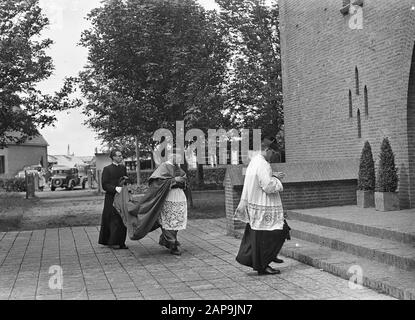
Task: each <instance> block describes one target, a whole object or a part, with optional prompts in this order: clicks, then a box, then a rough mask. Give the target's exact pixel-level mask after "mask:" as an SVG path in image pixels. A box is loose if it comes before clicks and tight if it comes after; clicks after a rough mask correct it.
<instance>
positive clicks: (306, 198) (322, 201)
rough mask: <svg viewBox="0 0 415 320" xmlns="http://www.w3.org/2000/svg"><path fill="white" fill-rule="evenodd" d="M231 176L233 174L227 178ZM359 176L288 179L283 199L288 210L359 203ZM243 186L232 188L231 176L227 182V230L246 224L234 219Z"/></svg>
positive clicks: (230, 232) (232, 230) (284, 206)
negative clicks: (309, 180)
mask: <svg viewBox="0 0 415 320" xmlns="http://www.w3.org/2000/svg"><path fill="white" fill-rule="evenodd" d="M227 179H229V178H227ZM356 189H357V180H356V179H350V180H342V181H340V180H337V181H318V182H291V183H284V192H281V193H280V195H281V200H282V205H283V208H284V210H292V209H305V208H318V207H328V206H343V205H355V204H356ZM241 193H242V188H241V187H238V188H232V186H231V184H230V183H229V180H227V181H226V185H225V201H226V221H227V233H228V234H230V235H233V233H234V230H235V229H237V228H243V227H244V226H245V224H244V223H241V222H239V221H234V220H233V213H234V212H235V209H236V207H237V206H238V203H239V199H240V197H241Z"/></svg>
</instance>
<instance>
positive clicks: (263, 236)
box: [236, 223, 287, 271]
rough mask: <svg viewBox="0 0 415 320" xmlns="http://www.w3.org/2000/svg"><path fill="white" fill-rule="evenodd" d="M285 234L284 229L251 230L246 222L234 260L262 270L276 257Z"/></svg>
mask: <svg viewBox="0 0 415 320" xmlns="http://www.w3.org/2000/svg"><path fill="white" fill-rule="evenodd" d="M286 236H287V233H286V231H285V230H272V231H264V230H252V229H251V226H250V225H249V223H247V224H246V227H245V232H244V235H243V238H242V241H241V245H240V247H239V252H238V255H237V256H236V261H238V262H239V263H240V264H242V265H244V266H248V267H251V268H253V269H254V270H256V271H262V270H264V269H265V268H266V267H267V266H268V265H269V264H270V263H271V262H272V261H273V260H274V259H275V258H276V257H277V255H278V253H279V251H280V250H281V247H282V245H283V244H284V241H285V239H286Z"/></svg>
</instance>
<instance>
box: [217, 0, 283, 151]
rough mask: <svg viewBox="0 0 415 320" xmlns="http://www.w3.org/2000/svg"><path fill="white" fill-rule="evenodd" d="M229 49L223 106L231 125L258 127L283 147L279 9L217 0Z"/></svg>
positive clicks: (259, 0)
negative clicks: (226, 110) (230, 51)
mask: <svg viewBox="0 0 415 320" xmlns="http://www.w3.org/2000/svg"><path fill="white" fill-rule="evenodd" d="M216 2H217V3H218V4H219V6H220V7H221V10H222V13H221V17H222V18H223V19H224V20H225V21H226V24H227V27H228V30H229V43H230V44H231V45H232V49H233V59H232V61H231V66H232V67H231V72H230V84H229V86H228V87H227V93H228V99H227V101H226V107H227V108H228V110H229V113H230V114H231V115H232V121H233V125H234V127H238V128H260V129H261V130H262V132H263V133H264V134H267V135H271V136H274V137H276V138H277V141H278V143H279V146H280V148H281V149H282V150H283V148H284V141H283V139H281V137H283V133H282V132H281V131H282V130H283V106H282V84H281V54H280V38H279V9H278V5H277V4H276V1H274V3H273V5H272V6H267V5H265V1H264V0H247V1H239V0H217V1H216Z"/></svg>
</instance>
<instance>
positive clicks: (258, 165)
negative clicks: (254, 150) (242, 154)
mask: <svg viewBox="0 0 415 320" xmlns="http://www.w3.org/2000/svg"><path fill="white" fill-rule="evenodd" d="M282 190H283V186H282V183H281V181H279V180H278V179H277V178H275V177H273V176H272V169H271V165H270V164H269V163H268V162H267V161H266V160H265V159H264V157H263V156H262V155H257V156H255V157H254V158H252V160H251V162H250V163H249V165H248V168H247V169H246V174H245V181H244V186H243V190H242V195H241V201H243V202H245V204H246V206H245V208H246V209H245V210H244V212H236V213H235V219H237V220H240V221H243V222H246V223H249V224H250V225H251V228H252V229H253V230H282V228H283V225H284V212H283V207H282V203H281V197H280V194H279V192H280V191H282Z"/></svg>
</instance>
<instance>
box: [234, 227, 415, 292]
mask: <svg viewBox="0 0 415 320" xmlns="http://www.w3.org/2000/svg"><path fill="white" fill-rule="evenodd" d="M240 232H243V231H240ZM281 255H283V256H286V257H289V258H293V259H296V260H298V261H300V262H303V263H305V264H308V265H311V266H313V267H316V268H319V269H322V270H324V271H327V272H329V273H331V274H334V275H336V276H339V277H341V278H343V279H346V280H351V282H352V285H355V284H353V282H354V279H361V282H357V283H359V284H361V285H363V286H365V287H368V288H370V289H373V290H376V291H378V292H382V293H385V294H388V295H390V296H392V297H395V298H397V299H404V300H414V299H415V273H414V272H411V271H406V270H402V269H400V268H396V267H394V266H390V265H387V264H384V263H380V262H377V261H373V260H370V259H367V258H365V257H359V256H356V255H353V254H349V253H346V252H342V251H338V250H334V249H331V248H328V247H325V246H321V245H319V244H316V243H312V242H308V241H305V240H302V239H297V238H295V237H294V236H293V237H292V239H291V240H288V241H286V242H285V244H284V246H283V248H282V250H281ZM360 271H361V272H360ZM359 274H360V275H361V277H359Z"/></svg>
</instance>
